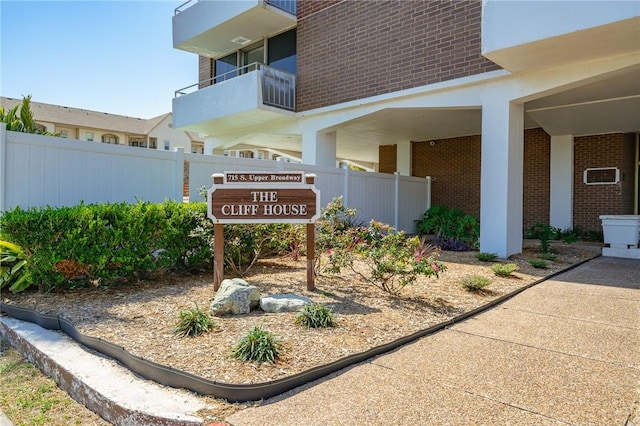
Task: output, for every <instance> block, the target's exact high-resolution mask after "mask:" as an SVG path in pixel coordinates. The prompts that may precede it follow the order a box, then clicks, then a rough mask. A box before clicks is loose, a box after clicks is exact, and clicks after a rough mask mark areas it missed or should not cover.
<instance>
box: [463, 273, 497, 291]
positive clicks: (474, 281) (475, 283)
mask: <svg viewBox="0 0 640 426" xmlns="http://www.w3.org/2000/svg"><path fill="white" fill-rule="evenodd" d="M460 284H462V286H463V287H464V288H465V289H467V290H468V291H480V290H482V289H483V288H485V287H487V286H488V285H490V284H491V280H490V279H489V278H486V277H483V276H480V275H467V276H465V277H462V279H461V280H460Z"/></svg>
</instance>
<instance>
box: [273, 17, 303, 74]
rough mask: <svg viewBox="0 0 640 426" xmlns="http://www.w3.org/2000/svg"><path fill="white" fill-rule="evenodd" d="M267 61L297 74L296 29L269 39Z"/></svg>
mask: <svg viewBox="0 0 640 426" xmlns="http://www.w3.org/2000/svg"><path fill="white" fill-rule="evenodd" d="M268 43H269V45H268V49H267V52H268V58H267V63H268V65H269V66H271V67H273V68H277V69H279V70H283V71H287V72H290V73H292V74H296V71H297V65H296V60H297V55H296V29H295V28H294V29H292V30H289V31H286V32H284V33H282V34H278V35H277V36H275V37H271V38H270V39H269V40H268Z"/></svg>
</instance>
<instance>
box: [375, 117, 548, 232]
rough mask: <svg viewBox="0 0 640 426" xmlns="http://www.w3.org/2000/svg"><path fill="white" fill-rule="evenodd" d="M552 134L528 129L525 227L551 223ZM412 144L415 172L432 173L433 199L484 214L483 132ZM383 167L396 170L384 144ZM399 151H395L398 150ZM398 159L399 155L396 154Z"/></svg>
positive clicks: (429, 174) (470, 211)
mask: <svg viewBox="0 0 640 426" xmlns="http://www.w3.org/2000/svg"><path fill="white" fill-rule="evenodd" d="M550 139H551V138H550V137H549V135H548V134H547V133H546V132H545V131H544V130H542V129H541V128H536V129H530V130H525V132H524V163H525V164H524V172H523V173H524V184H523V228H524V229H528V228H529V227H531V226H532V225H534V224H536V223H537V222H542V223H549V185H550V179H549V158H550ZM434 142H435V145H431V144H430V142H415V143H413V144H412V149H413V152H412V155H413V157H412V170H413V172H412V173H413V175H414V176H419V177H424V176H432V177H433V180H432V188H431V203H432V204H433V205H445V206H448V207H453V208H457V209H460V210H462V211H464V212H465V213H467V214H471V215H473V216H475V217H478V218H479V217H480V160H481V157H480V153H481V137H480V135H475V136H467V137H461V138H451V139H442V140H437V141H434ZM380 148H381V149H380V150H379V154H380V159H379V161H380V164H381V166H380V171H381V172H382V173H393V172H394V171H395V163H394V167H393V169H392V170H390V171H386V170H387V169H388V167H387V166H385V171H382V169H383V167H382V163H383V161H384V162H387V163H388V162H390V160H388V159H387V158H386V157H390V154H389V149H388V148H386V147H385V149H382V148H383V147H380ZM394 155H395V153H394ZM394 161H395V157H394Z"/></svg>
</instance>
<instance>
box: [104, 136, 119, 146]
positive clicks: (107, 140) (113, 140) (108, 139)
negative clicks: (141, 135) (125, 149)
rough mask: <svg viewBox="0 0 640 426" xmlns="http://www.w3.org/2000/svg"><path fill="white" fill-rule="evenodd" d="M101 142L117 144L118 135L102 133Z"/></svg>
mask: <svg viewBox="0 0 640 426" xmlns="http://www.w3.org/2000/svg"><path fill="white" fill-rule="evenodd" d="M102 143H112V144H116V145H117V144H118V137H117V136H116V135H111V134H109V133H107V134H104V135H102Z"/></svg>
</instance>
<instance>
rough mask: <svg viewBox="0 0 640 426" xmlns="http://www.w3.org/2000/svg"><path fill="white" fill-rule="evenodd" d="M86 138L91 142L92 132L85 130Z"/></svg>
mask: <svg viewBox="0 0 640 426" xmlns="http://www.w3.org/2000/svg"><path fill="white" fill-rule="evenodd" d="M87 140H88V141H89V142H93V133H89V132H87Z"/></svg>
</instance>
